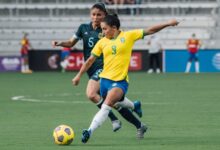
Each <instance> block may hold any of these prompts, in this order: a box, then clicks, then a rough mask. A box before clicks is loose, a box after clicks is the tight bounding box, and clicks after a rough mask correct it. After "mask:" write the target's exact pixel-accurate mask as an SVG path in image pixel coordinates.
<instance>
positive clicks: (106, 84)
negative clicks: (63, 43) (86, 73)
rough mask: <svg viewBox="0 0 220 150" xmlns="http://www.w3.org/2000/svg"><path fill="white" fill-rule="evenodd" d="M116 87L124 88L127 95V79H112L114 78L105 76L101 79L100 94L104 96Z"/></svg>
mask: <svg viewBox="0 0 220 150" xmlns="http://www.w3.org/2000/svg"><path fill="white" fill-rule="evenodd" d="M115 87H117V88H120V89H122V91H123V92H124V95H125V94H126V93H127V90H128V82H127V81H126V80H122V81H112V80H109V79H105V78H101V79H100V95H101V96H102V97H103V98H105V97H106V96H107V93H108V91H109V90H111V89H112V88H115Z"/></svg>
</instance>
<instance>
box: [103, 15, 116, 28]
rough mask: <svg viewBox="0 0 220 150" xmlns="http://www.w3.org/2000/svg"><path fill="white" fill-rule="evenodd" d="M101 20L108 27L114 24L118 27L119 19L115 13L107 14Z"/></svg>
mask: <svg viewBox="0 0 220 150" xmlns="http://www.w3.org/2000/svg"><path fill="white" fill-rule="evenodd" d="M103 22H105V23H106V24H107V25H109V26H110V27H113V26H115V27H116V28H117V29H119V28H120V20H119V18H118V15H117V14H109V15H107V16H106V17H105V18H104V20H103Z"/></svg>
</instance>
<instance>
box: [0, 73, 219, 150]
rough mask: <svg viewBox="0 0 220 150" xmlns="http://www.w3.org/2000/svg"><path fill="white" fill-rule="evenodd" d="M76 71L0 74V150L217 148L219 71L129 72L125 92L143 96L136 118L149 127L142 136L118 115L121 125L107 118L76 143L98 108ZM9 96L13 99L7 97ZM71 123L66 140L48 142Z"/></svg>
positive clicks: (83, 80)
mask: <svg viewBox="0 0 220 150" xmlns="http://www.w3.org/2000/svg"><path fill="white" fill-rule="evenodd" d="M74 75H75V73H48V72H47V73H46V72H45V73H43V72H42V73H33V74H20V73H1V74H0V95H1V97H0V149H1V150H219V149H220V74H160V75H156V74H152V75H149V74H147V73H144V72H140V73H130V87H129V91H128V94H127V97H129V98H130V99H132V100H136V99H139V100H141V101H142V104H143V105H142V108H143V113H144V115H143V117H142V118H141V120H142V121H143V122H144V123H146V124H147V125H148V127H149V130H148V133H147V134H146V136H145V139H143V140H137V139H136V129H135V128H134V127H133V126H132V125H131V124H128V123H127V122H126V121H125V120H124V119H123V118H121V117H120V115H119V114H118V113H117V112H116V111H114V112H115V113H116V115H117V116H119V118H120V120H121V121H122V125H123V127H122V129H121V130H119V131H118V132H116V133H114V132H112V126H111V123H110V121H109V120H107V121H106V122H105V123H104V124H103V126H102V127H101V128H99V129H97V130H96V132H95V133H94V135H93V136H92V138H91V139H90V140H89V142H88V143H87V144H83V143H81V132H82V129H84V128H87V127H88V126H89V124H90V122H91V120H92V118H93V116H94V114H95V113H96V112H97V110H98V109H97V108H96V106H95V105H94V104H92V103H91V102H89V101H88V99H87V98H86V96H85V88H86V83H87V76H86V75H84V76H83V78H82V79H81V83H80V85H79V86H78V87H73V86H72V84H71V80H72V77H73V76H74ZM12 99H13V100H12ZM60 124H67V125H70V126H71V127H72V128H73V129H74V131H75V139H74V141H73V143H72V144H71V145H69V146H58V145H55V144H54V143H53V138H52V132H53V129H54V128H55V127H56V126H58V125H60Z"/></svg>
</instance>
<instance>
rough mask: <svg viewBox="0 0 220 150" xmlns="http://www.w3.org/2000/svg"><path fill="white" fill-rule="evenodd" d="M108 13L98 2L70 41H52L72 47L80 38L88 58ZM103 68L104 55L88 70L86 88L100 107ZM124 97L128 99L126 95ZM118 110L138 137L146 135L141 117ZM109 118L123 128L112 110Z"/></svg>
mask: <svg viewBox="0 0 220 150" xmlns="http://www.w3.org/2000/svg"><path fill="white" fill-rule="evenodd" d="M106 15H107V11H106V9H105V5H104V4H102V3H96V4H94V5H93V7H92V8H91V11H90V16H91V20H92V21H91V23H89V24H81V25H80V27H79V28H78V31H77V32H76V33H75V34H74V35H73V37H72V38H71V39H70V40H68V41H52V45H53V46H62V47H72V46H74V45H75V44H76V43H77V42H78V41H79V40H80V39H82V40H83V53H84V59H85V60H87V59H88V58H89V57H90V55H91V50H92V49H93V48H94V46H95V44H96V43H97V42H98V41H99V40H100V38H102V30H101V27H100V23H101V21H102V20H103V19H104V17H105V16H106ZM102 69H103V57H102V56H101V57H99V58H97V59H96V61H95V62H94V63H93V65H92V66H91V67H90V68H89V69H88V70H87V74H88V76H89V81H88V85H87V89H86V94H87V97H88V98H89V99H90V100H91V101H92V102H94V103H95V104H96V105H97V106H98V107H99V108H101V105H102V103H103V99H102V97H101V96H100V95H99V89H100V86H99V79H100V78H99V74H100V73H101V72H102ZM124 99H126V100H127V98H126V97H125V98H124ZM136 104H137V105H138V106H139V107H141V106H140V102H139V101H136ZM117 111H118V112H119V113H120V114H121V115H122V116H123V117H124V118H125V119H126V120H127V121H128V122H130V123H132V124H133V125H134V126H135V127H136V129H137V138H139V139H141V138H143V137H144V133H145V132H146V130H147V127H146V126H145V125H144V124H143V123H141V121H140V120H139V119H137V117H136V116H135V115H134V114H133V113H132V112H131V111H130V110H129V109H127V108H121V107H118V108H117ZM136 113H137V115H138V116H139V117H141V116H142V112H141V111H139V112H136ZM108 116H109V118H110V119H111V121H112V125H113V131H117V130H118V129H120V128H121V122H120V121H119V120H118V118H117V117H116V116H115V115H114V114H113V112H112V111H110V113H109V114H108Z"/></svg>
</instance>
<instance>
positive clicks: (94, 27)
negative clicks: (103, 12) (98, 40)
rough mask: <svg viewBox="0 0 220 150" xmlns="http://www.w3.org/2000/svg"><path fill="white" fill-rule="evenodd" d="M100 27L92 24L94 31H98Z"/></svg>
mask: <svg viewBox="0 0 220 150" xmlns="http://www.w3.org/2000/svg"><path fill="white" fill-rule="evenodd" d="M99 27H100V26H98V25H96V24H92V28H93V29H94V30H96V29H97V28H99Z"/></svg>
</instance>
